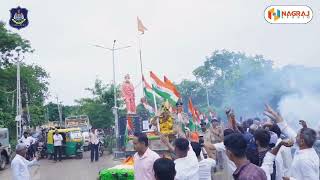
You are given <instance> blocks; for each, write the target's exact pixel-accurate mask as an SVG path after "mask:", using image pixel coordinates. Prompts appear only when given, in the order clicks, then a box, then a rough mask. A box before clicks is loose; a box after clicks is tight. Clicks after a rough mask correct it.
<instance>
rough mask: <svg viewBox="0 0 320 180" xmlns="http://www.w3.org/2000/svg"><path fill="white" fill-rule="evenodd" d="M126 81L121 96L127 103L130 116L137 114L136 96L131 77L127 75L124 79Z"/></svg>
mask: <svg viewBox="0 0 320 180" xmlns="http://www.w3.org/2000/svg"><path fill="white" fill-rule="evenodd" d="M124 79H125V81H124V82H123V83H122V87H121V94H122V97H123V98H124V100H125V102H126V107H127V111H128V114H135V113H136V104H135V95H134V87H133V84H132V83H131V82H130V75H129V74H127V75H126V76H125V77H124Z"/></svg>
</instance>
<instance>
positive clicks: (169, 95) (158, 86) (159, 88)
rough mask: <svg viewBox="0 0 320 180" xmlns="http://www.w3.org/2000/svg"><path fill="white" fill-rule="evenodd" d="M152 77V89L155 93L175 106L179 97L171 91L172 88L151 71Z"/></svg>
mask: <svg viewBox="0 0 320 180" xmlns="http://www.w3.org/2000/svg"><path fill="white" fill-rule="evenodd" d="M150 77H151V79H152V80H153V84H152V89H153V90H154V92H156V93H157V94H158V95H159V96H161V97H162V98H163V99H165V100H168V101H169V102H170V103H171V104H173V105H175V104H176V103H177V101H178V100H179V97H178V96H177V95H176V94H175V93H174V92H173V91H172V90H171V87H170V86H168V85H167V84H166V83H164V82H163V81H161V80H160V79H159V78H158V77H157V76H156V75H155V74H154V73H153V72H152V71H150Z"/></svg>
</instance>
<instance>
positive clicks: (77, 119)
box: [65, 115, 91, 151]
mask: <svg viewBox="0 0 320 180" xmlns="http://www.w3.org/2000/svg"><path fill="white" fill-rule="evenodd" d="M65 127H66V128H80V129H81V132H82V137H83V149H84V150H85V151H86V150H88V149H89V144H90V138H89V130H90V129H91V125H90V120H89V117H88V116H87V115H80V116H70V117H67V118H65Z"/></svg>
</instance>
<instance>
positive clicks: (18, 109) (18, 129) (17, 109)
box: [15, 52, 24, 141]
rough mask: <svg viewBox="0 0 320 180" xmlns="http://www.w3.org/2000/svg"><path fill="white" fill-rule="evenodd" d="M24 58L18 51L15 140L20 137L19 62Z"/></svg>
mask: <svg viewBox="0 0 320 180" xmlns="http://www.w3.org/2000/svg"><path fill="white" fill-rule="evenodd" d="M23 59H24V57H22V59H20V53H19V52H18V57H17V58H16V60H17V101H16V103H17V104H16V106H17V107H16V118H15V120H16V131H17V141H18V140H19V139H20V137H21V134H22V123H21V121H22V117H21V116H22V102H21V84H20V63H21V61H22V60H23Z"/></svg>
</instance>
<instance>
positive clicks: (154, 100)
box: [152, 91, 158, 114]
mask: <svg viewBox="0 0 320 180" xmlns="http://www.w3.org/2000/svg"><path fill="white" fill-rule="evenodd" d="M152 95H153V102H154V110H155V114H157V113H158V107H157V98H156V96H155V94H154V91H152Z"/></svg>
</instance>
